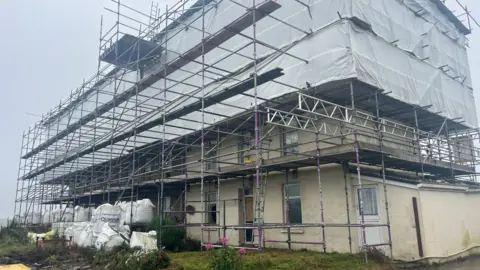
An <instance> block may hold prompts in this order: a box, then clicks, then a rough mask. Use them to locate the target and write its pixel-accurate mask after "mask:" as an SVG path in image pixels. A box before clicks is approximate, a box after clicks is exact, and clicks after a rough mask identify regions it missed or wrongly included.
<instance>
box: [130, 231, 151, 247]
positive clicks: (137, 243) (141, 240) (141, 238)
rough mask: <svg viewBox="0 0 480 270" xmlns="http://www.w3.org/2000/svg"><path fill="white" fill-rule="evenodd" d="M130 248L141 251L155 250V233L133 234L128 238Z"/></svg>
mask: <svg viewBox="0 0 480 270" xmlns="http://www.w3.org/2000/svg"><path fill="white" fill-rule="evenodd" d="M130 247H131V248H134V247H139V248H141V249H143V250H156V249H158V247H157V232H156V231H150V232H148V233H144V232H133V233H132V237H131V238H130Z"/></svg>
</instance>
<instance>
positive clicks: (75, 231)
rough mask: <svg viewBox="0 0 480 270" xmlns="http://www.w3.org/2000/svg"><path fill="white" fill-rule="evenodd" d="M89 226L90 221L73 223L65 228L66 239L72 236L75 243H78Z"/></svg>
mask: <svg viewBox="0 0 480 270" xmlns="http://www.w3.org/2000/svg"><path fill="white" fill-rule="evenodd" d="M87 226H88V222H76V223H73V224H72V226H69V227H68V228H66V229H65V232H64V234H65V239H66V240H70V237H72V240H73V243H74V244H77V245H78V242H79V241H80V235H81V234H82V232H83V231H84V230H85V228H86V227H87Z"/></svg>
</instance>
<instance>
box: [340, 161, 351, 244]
mask: <svg viewBox="0 0 480 270" xmlns="http://www.w3.org/2000/svg"><path fill="white" fill-rule="evenodd" d="M342 167H343V180H344V182H345V207H346V212H347V213H346V214H347V229H348V246H349V248H350V253H352V227H351V226H350V224H351V221H350V203H349V200H348V182H349V181H348V178H347V176H348V175H349V174H350V172H349V168H350V167H349V165H348V161H343V162H342Z"/></svg>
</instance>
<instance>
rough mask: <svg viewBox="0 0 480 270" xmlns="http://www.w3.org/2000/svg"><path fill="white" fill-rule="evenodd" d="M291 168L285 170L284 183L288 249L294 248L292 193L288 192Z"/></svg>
mask: <svg viewBox="0 0 480 270" xmlns="http://www.w3.org/2000/svg"><path fill="white" fill-rule="evenodd" d="M288 173H289V169H286V170H285V182H284V183H283V186H284V187H283V190H284V193H285V194H284V200H285V224H287V225H288V226H287V245H288V250H291V249H292V229H291V227H290V194H289V192H288V186H289V184H290V183H289V180H288Z"/></svg>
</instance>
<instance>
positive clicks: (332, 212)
mask: <svg viewBox="0 0 480 270" xmlns="http://www.w3.org/2000/svg"><path fill="white" fill-rule="evenodd" d="M321 176H322V184H323V189H324V193H323V198H324V215H325V222H326V223H337V224H346V223H347V214H346V206H345V182H344V176H343V170H342V168H341V166H339V165H333V166H332V165H325V166H322V172H321ZM284 178H285V173H271V174H270V175H269V176H268V179H267V191H266V202H265V216H264V218H265V223H282V222H283V216H284V215H283V213H284V201H283V196H284V195H283V184H284ZM291 178H292V174H291V173H290V174H289V182H290V183H300V193H301V198H302V220H303V223H321V217H320V200H319V186H318V178H317V171H316V168H308V169H303V170H300V171H299V172H298V178H296V179H291ZM347 179H348V178H347ZM242 186H243V183H242V181H241V180H230V181H222V183H221V184H220V200H221V201H222V200H226V205H225V207H226V209H225V213H226V224H227V226H228V225H238V222H239V218H238V217H239V209H240V208H239V200H238V190H239V189H240V188H241V187H242ZM208 189H209V185H208V184H205V185H204V191H207V190H208ZM210 189H211V190H215V188H214V186H213V185H210ZM350 191H351V187H350V188H349V192H350ZM199 200H200V186H199V185H191V187H190V191H189V192H188V193H187V201H199ZM187 204H190V205H192V206H194V207H195V208H196V211H201V204H200V203H199V202H187ZM217 207H220V216H219V219H220V224H223V212H224V210H223V202H222V203H220V206H217ZM352 218H353V217H352ZM187 222H189V223H200V222H201V214H200V213H196V214H194V215H187ZM352 222H353V221H352ZM187 231H188V234H189V236H191V237H194V238H197V239H201V230H200V228H188V229H187ZM255 234H256V233H255ZM220 235H221V236H223V232H221V234H220ZM203 236H204V241H205V242H216V240H217V239H218V232H217V230H210V231H204V232H203ZM238 236H239V232H238V231H235V230H231V229H228V230H227V237H228V238H229V240H230V243H232V244H236V243H238V240H239V239H238ZM264 236H265V237H266V239H268V240H287V233H286V229H267V230H265V231H264ZM208 237H210V238H208ZM352 237H353V238H354V240H353V243H358V241H357V240H355V239H356V237H357V235H356V234H355V232H354V230H353V229H352ZM292 241H314V242H321V241H322V234H321V228H301V229H300V228H295V229H292ZM326 242H327V249H328V251H338V252H349V244H348V229H347V228H327V229H326ZM266 246H267V247H276V248H286V247H287V244H286V243H267V244H266ZM292 248H293V249H303V248H306V249H310V250H318V251H320V250H322V246H321V245H306V244H292Z"/></svg>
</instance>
